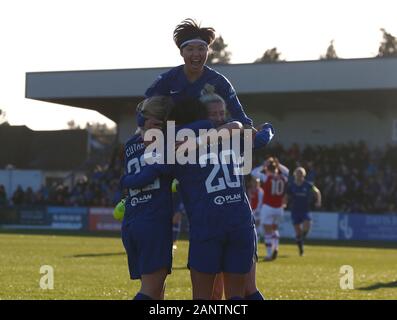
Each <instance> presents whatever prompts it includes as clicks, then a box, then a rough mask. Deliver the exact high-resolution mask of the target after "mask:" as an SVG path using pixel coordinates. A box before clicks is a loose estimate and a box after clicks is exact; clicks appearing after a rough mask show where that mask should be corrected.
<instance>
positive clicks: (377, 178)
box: [257, 142, 397, 213]
mask: <svg viewBox="0 0 397 320" xmlns="http://www.w3.org/2000/svg"><path fill="white" fill-rule="evenodd" d="M265 152H266V154H269V155H270V154H273V155H276V156H278V157H279V159H280V162H281V163H283V164H285V165H286V166H288V167H289V168H290V169H291V171H293V170H294V169H295V168H296V167H297V166H303V167H304V168H305V169H306V171H307V173H308V174H307V179H308V180H310V181H312V182H314V183H315V185H316V186H317V187H318V188H319V189H320V191H321V192H322V195H323V206H322V208H321V209H320V210H324V211H338V212H352V213H353V212H354V213H397V147H396V146H387V147H385V148H383V149H374V150H370V149H369V148H368V147H367V145H366V144H365V143H364V142H360V143H349V144H338V145H333V146H321V145H317V146H314V145H307V146H299V145H297V144H294V145H292V146H291V147H290V148H288V149H285V148H283V146H281V145H273V146H271V147H269V148H268V149H267V150H266V151H265ZM262 156H265V155H264V154H262ZM257 160H259V159H258V158H257Z"/></svg>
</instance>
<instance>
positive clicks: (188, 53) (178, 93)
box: [145, 19, 252, 128]
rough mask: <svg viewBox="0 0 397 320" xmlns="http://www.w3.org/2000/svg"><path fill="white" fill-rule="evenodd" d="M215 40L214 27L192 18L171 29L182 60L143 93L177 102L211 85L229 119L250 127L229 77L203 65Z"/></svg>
mask: <svg viewBox="0 0 397 320" xmlns="http://www.w3.org/2000/svg"><path fill="white" fill-rule="evenodd" d="M214 40H215V30H214V29H213V28H204V27H201V26H200V25H199V24H197V22H195V21H194V20H192V19H185V20H183V21H182V22H181V23H180V24H179V25H177V26H176V28H175V30H174V42H175V44H176V45H177V47H178V48H179V51H180V55H181V56H182V57H183V60H184V62H185V63H184V64H183V65H180V66H178V67H175V68H172V69H171V70H169V71H167V72H165V73H163V74H161V75H160V76H159V77H158V78H157V79H156V81H155V82H154V83H153V84H152V86H151V87H150V88H149V89H148V90H147V91H146V92H145V95H146V97H151V96H157V95H164V96H171V97H172V98H173V99H174V101H175V102H177V101H181V100H185V99H187V98H195V99H199V98H200V97H201V96H202V95H203V92H204V88H205V87H208V86H212V87H213V88H214V89H215V90H214V91H215V93H217V94H219V95H220V96H221V97H222V98H223V99H224V100H225V102H226V107H227V111H228V112H229V114H230V116H231V118H233V119H234V120H237V121H239V122H241V123H242V124H243V125H244V126H245V127H248V128H251V127H252V120H251V119H250V118H248V117H247V115H246V114H245V113H244V110H243V107H242V106H241V103H240V101H239V99H238V98H237V95H236V92H235V90H234V88H233V86H232V85H231V83H230V82H229V80H228V79H226V77H224V76H223V75H222V74H220V73H219V72H217V71H215V70H213V69H211V68H209V67H208V66H206V65H205V63H206V62H207V58H208V50H209V46H211V44H212V43H213V42H214ZM156 125H159V124H156ZM160 125H161V124H160Z"/></svg>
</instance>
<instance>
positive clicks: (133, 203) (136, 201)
mask: <svg viewBox="0 0 397 320" xmlns="http://www.w3.org/2000/svg"><path fill="white" fill-rule="evenodd" d="M151 199H152V195H151V194H147V195H144V196H141V197H133V198H131V206H133V207H135V206H137V205H138V204H141V203H146V202H148V201H150V200H151Z"/></svg>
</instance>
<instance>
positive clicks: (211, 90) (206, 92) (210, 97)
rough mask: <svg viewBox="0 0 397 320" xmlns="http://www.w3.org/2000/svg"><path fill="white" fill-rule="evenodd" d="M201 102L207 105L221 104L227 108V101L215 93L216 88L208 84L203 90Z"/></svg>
mask: <svg viewBox="0 0 397 320" xmlns="http://www.w3.org/2000/svg"><path fill="white" fill-rule="evenodd" d="M200 101H201V102H202V103H204V104H205V105H207V104H209V103H213V102H221V103H222V104H223V105H224V106H226V103H225V100H224V99H223V98H222V97H221V96H220V95H219V94H217V93H215V87H214V86H213V85H210V84H208V83H207V84H206V85H205V86H204V89H203V90H201V97H200Z"/></svg>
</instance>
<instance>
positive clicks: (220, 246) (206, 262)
mask: <svg viewBox="0 0 397 320" xmlns="http://www.w3.org/2000/svg"><path fill="white" fill-rule="evenodd" d="M255 252H256V236H255V229H254V226H248V227H243V228H239V229H235V230H233V231H229V232H225V233H224V234H222V235H220V236H217V237H214V238H211V239H208V240H197V239H191V240H190V244H189V258H188V267H189V268H193V269H194V270H196V271H198V272H203V273H212V274H214V273H220V272H228V273H239V274H244V273H248V272H249V271H250V270H251V267H252V264H253V262H254V261H255Z"/></svg>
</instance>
